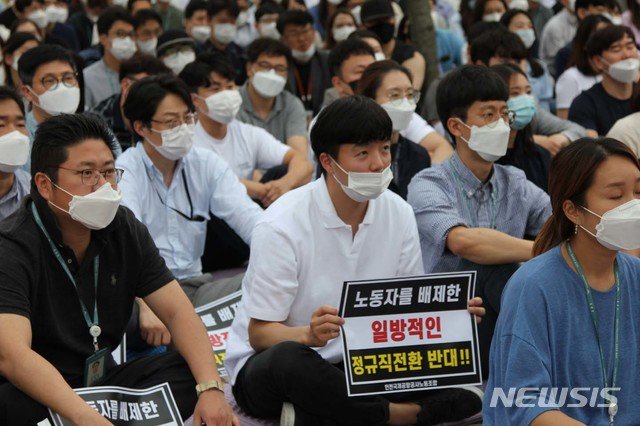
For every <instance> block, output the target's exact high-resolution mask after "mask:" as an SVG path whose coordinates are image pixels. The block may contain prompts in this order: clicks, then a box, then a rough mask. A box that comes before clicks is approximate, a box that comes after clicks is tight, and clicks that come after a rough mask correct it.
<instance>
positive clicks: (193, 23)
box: [184, 0, 211, 45]
mask: <svg viewBox="0 0 640 426" xmlns="http://www.w3.org/2000/svg"><path fill="white" fill-rule="evenodd" d="M184 30H185V32H186V33H187V35H188V36H189V37H191V38H192V39H194V40H195V41H196V42H197V43H199V44H200V45H201V44H203V43H204V42H206V41H207V40H208V39H209V37H211V6H210V5H209V3H208V2H207V1H206V0H191V1H190V2H189V3H187V7H186V8H185V9H184Z"/></svg>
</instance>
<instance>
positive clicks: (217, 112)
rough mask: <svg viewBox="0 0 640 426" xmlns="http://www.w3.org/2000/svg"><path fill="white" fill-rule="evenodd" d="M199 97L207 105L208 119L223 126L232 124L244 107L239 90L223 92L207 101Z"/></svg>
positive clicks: (208, 98) (215, 94)
mask: <svg viewBox="0 0 640 426" xmlns="http://www.w3.org/2000/svg"><path fill="white" fill-rule="evenodd" d="M198 97H199V98H200V99H202V100H204V101H205V103H206V104H207V112H206V114H207V117H209V118H211V119H212V120H215V121H217V122H218V123H222V124H229V123H231V122H232V121H233V119H234V118H236V114H238V111H240V107H241V106H242V96H240V92H238V91H237V90H223V91H221V92H218V93H214V94H213V95H211V96H209V97H207V98H206V99H205V98H202V97H201V96H198Z"/></svg>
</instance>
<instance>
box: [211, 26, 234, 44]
mask: <svg viewBox="0 0 640 426" xmlns="http://www.w3.org/2000/svg"><path fill="white" fill-rule="evenodd" d="M237 32H238V29H237V28H236V26H235V25H233V24H215V26H214V27H213V36H214V37H215V39H216V40H218V42H219V43H222V44H229V43H231V42H232V41H233V40H234V39H235V38H236V33H237Z"/></svg>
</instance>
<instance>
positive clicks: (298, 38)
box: [277, 10, 331, 120]
mask: <svg viewBox="0 0 640 426" xmlns="http://www.w3.org/2000/svg"><path fill="white" fill-rule="evenodd" d="M277 29H278V32H279V33H280V34H282V42H283V43H284V44H285V46H287V47H288V48H289V49H291V54H292V56H293V61H292V62H291V64H290V67H289V81H288V84H287V89H288V90H289V91H290V92H291V93H294V94H295V95H296V96H297V97H298V98H300V100H301V101H302V103H303V105H304V108H305V110H306V111H307V118H308V119H309V120H311V117H313V116H315V115H317V114H318V112H320V109H321V108H322V100H323V99H324V91H325V90H327V89H328V88H329V87H331V74H330V73H329V64H328V63H327V58H328V52H327V51H324V50H321V51H318V50H317V49H316V44H315V41H316V30H315V29H314V28H313V18H312V17H311V15H309V13H307V12H305V11H302V10H289V11H287V12H285V13H283V14H282V15H280V17H279V18H278V24H277Z"/></svg>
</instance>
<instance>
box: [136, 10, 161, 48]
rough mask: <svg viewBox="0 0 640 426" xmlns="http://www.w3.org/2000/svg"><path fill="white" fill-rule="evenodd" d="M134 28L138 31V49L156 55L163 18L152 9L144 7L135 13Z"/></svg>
mask: <svg viewBox="0 0 640 426" xmlns="http://www.w3.org/2000/svg"><path fill="white" fill-rule="evenodd" d="M133 30H134V32H135V33H136V44H137V45H138V51H139V52H140V53H144V54H145V55H151V56H156V47H158V37H160V35H161V34H162V32H163V30H162V19H161V18H160V15H158V13H157V12H156V11H154V10H152V9H142V10H139V11H138V12H136V13H135V14H134V15H133Z"/></svg>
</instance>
